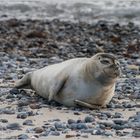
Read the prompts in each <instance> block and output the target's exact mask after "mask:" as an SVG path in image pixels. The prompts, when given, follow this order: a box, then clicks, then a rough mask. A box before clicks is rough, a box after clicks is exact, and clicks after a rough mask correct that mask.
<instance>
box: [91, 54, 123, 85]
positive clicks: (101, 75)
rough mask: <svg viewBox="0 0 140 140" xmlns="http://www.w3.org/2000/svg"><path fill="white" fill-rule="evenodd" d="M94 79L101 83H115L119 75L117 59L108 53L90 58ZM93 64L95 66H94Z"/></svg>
mask: <svg viewBox="0 0 140 140" xmlns="http://www.w3.org/2000/svg"><path fill="white" fill-rule="evenodd" d="M92 58H93V60H94V63H93V66H95V67H94V69H96V70H94V71H96V72H95V75H94V76H95V77H96V78H97V79H99V80H100V81H101V82H102V81H103V83H105V81H106V82H108V83H109V82H112V81H116V79H117V78H118V77H119V76H120V74H121V69H120V64H119V62H118V60H117V58H116V57H115V56H114V55H112V54H109V53H98V54H96V55H95V56H93V57H92ZM94 64H95V65H94Z"/></svg>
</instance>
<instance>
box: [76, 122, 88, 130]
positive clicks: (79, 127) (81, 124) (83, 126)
mask: <svg viewBox="0 0 140 140" xmlns="http://www.w3.org/2000/svg"><path fill="white" fill-rule="evenodd" d="M87 128H88V127H87V125H86V124H85V123H78V124H77V129H87Z"/></svg>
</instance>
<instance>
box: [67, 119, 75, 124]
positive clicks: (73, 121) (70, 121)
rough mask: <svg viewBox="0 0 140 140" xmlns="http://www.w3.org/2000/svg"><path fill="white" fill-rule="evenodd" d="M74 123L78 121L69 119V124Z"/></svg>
mask: <svg viewBox="0 0 140 140" xmlns="http://www.w3.org/2000/svg"><path fill="white" fill-rule="evenodd" d="M72 123H76V121H75V120H73V119H68V124H72Z"/></svg>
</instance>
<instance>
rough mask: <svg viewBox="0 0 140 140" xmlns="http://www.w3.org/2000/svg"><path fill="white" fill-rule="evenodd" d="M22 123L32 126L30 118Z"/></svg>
mask: <svg viewBox="0 0 140 140" xmlns="http://www.w3.org/2000/svg"><path fill="white" fill-rule="evenodd" d="M23 125H28V126H33V121H32V120H25V121H24V122H23Z"/></svg>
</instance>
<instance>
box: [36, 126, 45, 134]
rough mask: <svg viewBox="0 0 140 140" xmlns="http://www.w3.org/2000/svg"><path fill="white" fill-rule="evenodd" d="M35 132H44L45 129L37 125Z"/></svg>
mask: <svg viewBox="0 0 140 140" xmlns="http://www.w3.org/2000/svg"><path fill="white" fill-rule="evenodd" d="M34 131H35V133H42V132H43V131H44V129H43V128H42V127H36V128H34Z"/></svg>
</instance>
